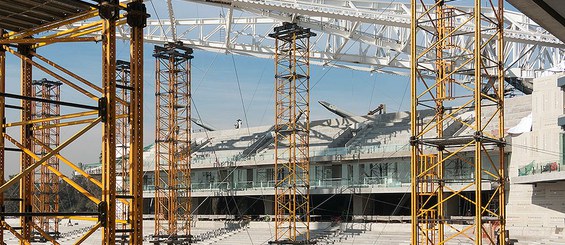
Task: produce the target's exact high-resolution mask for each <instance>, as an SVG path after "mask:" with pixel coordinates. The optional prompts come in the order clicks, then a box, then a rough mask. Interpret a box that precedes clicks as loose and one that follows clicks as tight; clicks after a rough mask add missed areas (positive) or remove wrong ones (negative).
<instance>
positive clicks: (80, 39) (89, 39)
mask: <svg viewBox="0 0 565 245" xmlns="http://www.w3.org/2000/svg"><path fill="white" fill-rule="evenodd" d="M96 41H98V40H97V39H96V38H95V37H73V38H64V37H60V38H22V39H8V40H0V44H14V43H17V44H35V43H41V44H43V43H69V42H96Z"/></svg>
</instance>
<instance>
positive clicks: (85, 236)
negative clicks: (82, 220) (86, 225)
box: [74, 222, 102, 245]
mask: <svg viewBox="0 0 565 245" xmlns="http://www.w3.org/2000/svg"><path fill="white" fill-rule="evenodd" d="M101 226H102V223H100V222H98V223H96V225H94V226H93V227H92V228H90V230H88V231H87V232H86V233H84V235H82V236H81V237H80V238H79V239H78V240H77V241H76V242H75V243H74V245H79V244H82V243H83V242H84V241H85V240H86V239H87V238H89V237H90V236H91V235H92V234H93V233H94V232H96V230H98V229H99V228H100V227H101Z"/></svg>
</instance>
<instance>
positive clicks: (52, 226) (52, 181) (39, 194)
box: [31, 78, 62, 240]
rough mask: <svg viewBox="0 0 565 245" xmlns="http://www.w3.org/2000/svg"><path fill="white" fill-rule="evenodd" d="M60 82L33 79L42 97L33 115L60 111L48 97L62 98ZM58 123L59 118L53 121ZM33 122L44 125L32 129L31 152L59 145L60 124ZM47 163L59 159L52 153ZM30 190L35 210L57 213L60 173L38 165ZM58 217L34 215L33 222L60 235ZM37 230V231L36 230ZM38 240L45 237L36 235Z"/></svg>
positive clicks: (35, 92) (44, 151) (45, 115)
mask: <svg viewBox="0 0 565 245" xmlns="http://www.w3.org/2000/svg"><path fill="white" fill-rule="evenodd" d="M61 84H62V83H61V82H57V81H50V80H47V79H45V78H44V79H41V80H34V81H33V82H32V86H33V96H34V97H35V98H39V99H42V101H41V102H40V101H33V103H32V108H31V111H32V112H31V113H32V119H46V118H49V117H58V116H60V115H61V106H60V105H58V104H54V103H50V102H49V101H60V100H61ZM52 123H54V124H58V123H59V120H54V121H52ZM36 126H43V128H40V129H36V130H34V131H33V137H34V138H35V139H37V141H38V142H33V148H34V152H35V154H36V155H37V156H40V157H41V156H44V155H45V154H47V153H48V152H49V151H50V150H49V149H53V148H56V147H57V146H59V143H60V137H59V136H60V131H61V129H60V127H48V126H49V123H48V122H41V123H37V124H36ZM39 142H40V143H39ZM47 165H48V166H51V167H52V168H55V169H57V170H59V159H57V158H56V157H51V158H49V160H47ZM33 182H34V185H33V186H34V189H35V190H34V192H33V212H38V213H57V212H59V177H58V176H57V175H56V174H54V173H53V172H51V171H50V170H49V169H48V168H47V166H41V167H39V168H38V170H36V171H35V175H34V181H33ZM59 220H60V219H59V218H57V217H54V216H36V217H34V222H35V224H36V225H37V226H39V227H40V228H41V230H42V231H44V232H46V233H48V234H49V235H51V236H52V237H58V236H59ZM36 234H38V235H39V233H37V231H36ZM38 237H39V239H38V240H45V239H43V238H42V237H41V235H39V236H38Z"/></svg>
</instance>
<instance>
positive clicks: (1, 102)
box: [0, 29, 6, 241]
mask: <svg viewBox="0 0 565 245" xmlns="http://www.w3.org/2000/svg"><path fill="white" fill-rule="evenodd" d="M3 35H4V30H3V29H0V37H1V36H3ZM5 92H6V51H5V50H4V46H3V45H0V93H5ZM5 113H6V98H5V97H3V96H0V119H2V120H3V119H4V118H5ZM5 130H6V127H5V126H4V124H3V123H0V132H4V131H5ZM4 147H5V144H4V140H3V139H2V137H0V185H3V184H4V169H5V164H6V155H5V150H4ZM0 210H6V205H5V204H4V192H3V191H0ZM0 241H4V226H3V225H2V224H1V223H0Z"/></svg>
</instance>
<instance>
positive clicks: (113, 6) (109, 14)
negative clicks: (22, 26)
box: [98, 0, 120, 20]
mask: <svg viewBox="0 0 565 245" xmlns="http://www.w3.org/2000/svg"><path fill="white" fill-rule="evenodd" d="M119 14H120V8H119V5H118V0H103V1H101V2H100V6H99V7H98V15H100V17H101V18H102V19H105V20H117V19H118V16H119Z"/></svg>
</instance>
